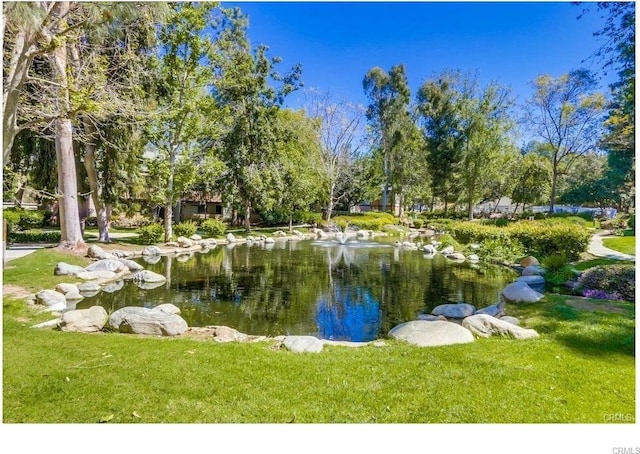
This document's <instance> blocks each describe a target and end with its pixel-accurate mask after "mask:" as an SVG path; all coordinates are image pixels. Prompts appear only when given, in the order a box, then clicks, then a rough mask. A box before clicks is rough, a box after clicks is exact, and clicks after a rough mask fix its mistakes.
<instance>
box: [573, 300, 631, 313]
mask: <svg viewBox="0 0 640 454" xmlns="http://www.w3.org/2000/svg"><path fill="white" fill-rule="evenodd" d="M567 306H571V307H573V308H574V309H578V310H581V311H588V312H596V311H603V312H613V313H616V314H624V313H626V312H627V311H626V310H625V309H622V308H620V307H618V306H616V305H614V304H612V303H605V302H602V303H596V302H594V301H592V300H588V299H570V300H567Z"/></svg>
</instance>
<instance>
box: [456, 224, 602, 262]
mask: <svg viewBox="0 0 640 454" xmlns="http://www.w3.org/2000/svg"><path fill="white" fill-rule="evenodd" d="M581 221H582V220H581ZM450 231H451V233H452V235H453V236H454V237H455V238H456V239H457V240H458V241H460V242H461V243H464V244H468V243H481V242H483V241H486V240H499V241H501V242H503V243H504V242H505V241H506V240H517V241H518V242H519V243H520V244H521V245H522V246H523V247H524V249H525V253H526V254H531V255H537V256H543V257H544V256H549V255H554V254H561V253H564V254H565V256H566V257H567V259H568V260H576V259H578V258H579V257H580V254H581V253H582V252H585V251H586V250H587V246H588V245H589V238H590V235H589V232H588V231H587V230H585V229H584V228H582V227H579V226H577V225H575V224H566V223H562V224H556V223H550V224H549V223H545V222H544V221H543V222H536V221H520V222H516V223H513V224H510V225H508V226H507V227H495V226H490V225H482V224H478V223H475V222H459V223H456V224H454V225H452V226H451V228H450Z"/></svg>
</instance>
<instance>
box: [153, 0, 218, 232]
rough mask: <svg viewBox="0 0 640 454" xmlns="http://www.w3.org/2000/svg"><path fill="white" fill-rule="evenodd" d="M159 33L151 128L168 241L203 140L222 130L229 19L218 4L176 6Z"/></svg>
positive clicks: (204, 3) (193, 180) (192, 177)
mask: <svg viewBox="0 0 640 454" xmlns="http://www.w3.org/2000/svg"><path fill="white" fill-rule="evenodd" d="M173 8H174V11H173V14H172V15H171V16H170V17H169V18H168V20H167V22H166V24H165V25H164V26H163V27H162V28H161V30H160V32H159V37H158V40H159V49H158V55H157V61H156V75H155V80H154V83H155V84H156V86H155V87H154V89H155V93H156V94H157V99H156V103H157V106H156V110H155V112H154V113H153V115H152V117H151V121H150V122H149V126H148V134H149V141H150V144H151V147H150V149H151V152H152V153H153V154H154V155H155V157H154V158H153V159H151V160H149V161H148V165H150V166H153V167H154V169H153V171H152V173H154V174H155V175H157V176H159V177H160V178H159V179H158V180H157V183H158V184H159V186H158V187H157V189H158V190H159V191H160V192H161V197H160V199H161V200H162V203H163V206H164V232H165V234H164V235H165V241H169V240H170V239H171V237H172V235H173V229H172V222H173V206H174V204H175V202H176V200H177V197H178V196H179V195H180V194H181V193H182V192H183V191H184V190H186V189H187V188H189V187H190V186H191V185H192V184H193V183H194V182H195V176H196V173H197V169H196V166H195V162H194V161H193V159H192V157H193V155H194V154H195V153H201V152H202V147H203V141H204V140H207V139H208V140H214V139H215V138H216V137H218V136H219V135H220V134H221V133H222V130H223V124H222V120H223V117H224V116H223V113H222V111H221V109H219V108H218V105H217V103H216V101H215V99H214V97H213V95H212V92H213V89H214V84H215V83H216V80H217V79H216V67H217V66H216V65H217V64H218V58H219V57H218V53H219V49H220V47H219V40H220V37H221V35H222V33H223V31H224V30H225V27H226V14H225V12H224V11H223V10H221V9H219V8H218V6H217V5H216V4H214V3H206V2H203V3H190V2H184V3H176V4H174V5H173Z"/></svg>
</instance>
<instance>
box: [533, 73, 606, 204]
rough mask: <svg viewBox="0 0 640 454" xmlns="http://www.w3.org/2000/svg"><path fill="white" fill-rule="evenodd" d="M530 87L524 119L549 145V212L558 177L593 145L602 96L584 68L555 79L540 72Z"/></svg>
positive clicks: (601, 110)
mask: <svg viewBox="0 0 640 454" xmlns="http://www.w3.org/2000/svg"><path fill="white" fill-rule="evenodd" d="M532 86H533V88H534V90H535V92H534V95H533V98H532V99H531V100H530V101H529V102H528V106H527V107H528V108H527V113H526V121H527V123H528V125H529V126H530V127H531V130H532V132H533V133H534V134H536V135H537V136H538V137H539V138H540V139H542V141H544V143H546V144H548V145H549V147H550V148H551V166H552V173H551V194H550V198H549V213H553V210H554V205H555V199H556V196H557V191H558V177H559V176H560V175H562V174H564V173H566V172H567V170H568V169H569V168H570V167H571V165H572V164H573V162H574V160H575V159H576V158H577V157H578V156H581V155H583V154H585V153H587V152H588V151H591V150H594V149H595V147H596V145H597V141H598V138H599V136H600V133H601V126H602V116H603V113H604V111H605V108H606V99H605V96H604V95H603V94H602V93H598V92H596V91H595V88H596V86H597V81H596V79H595V78H594V77H593V75H592V74H591V73H590V72H589V71H587V70H585V69H578V70H574V71H571V72H569V73H568V74H564V75H562V76H559V77H557V78H554V77H552V76H550V75H541V76H538V77H537V78H536V80H535V81H534V82H533V83H532Z"/></svg>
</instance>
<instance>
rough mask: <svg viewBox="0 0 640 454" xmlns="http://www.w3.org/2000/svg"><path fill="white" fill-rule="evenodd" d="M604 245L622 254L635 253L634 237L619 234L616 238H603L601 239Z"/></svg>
mask: <svg viewBox="0 0 640 454" xmlns="http://www.w3.org/2000/svg"><path fill="white" fill-rule="evenodd" d="M602 244H603V245H604V247H607V248H609V249H613V250H614V251H618V252H622V253H623V254H630V255H635V254H636V237H635V236H621V237H616V238H604V239H603V240H602Z"/></svg>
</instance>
